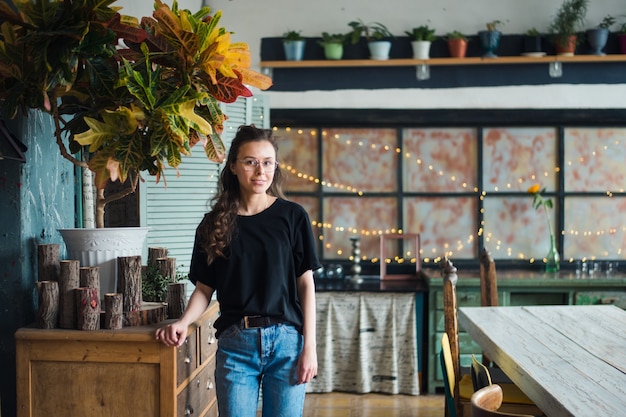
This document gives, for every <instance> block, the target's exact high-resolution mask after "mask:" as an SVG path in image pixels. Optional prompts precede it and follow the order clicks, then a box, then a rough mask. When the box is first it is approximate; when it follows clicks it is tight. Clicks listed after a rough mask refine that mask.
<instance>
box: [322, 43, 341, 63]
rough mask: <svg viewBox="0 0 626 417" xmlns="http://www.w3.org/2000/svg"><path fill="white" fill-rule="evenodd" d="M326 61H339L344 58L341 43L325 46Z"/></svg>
mask: <svg viewBox="0 0 626 417" xmlns="http://www.w3.org/2000/svg"><path fill="white" fill-rule="evenodd" d="M324 56H325V57H326V59H333V60H338V59H341V58H342V57H343V45H342V44H340V43H327V44H325V45H324Z"/></svg>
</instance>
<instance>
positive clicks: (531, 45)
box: [524, 35, 543, 54]
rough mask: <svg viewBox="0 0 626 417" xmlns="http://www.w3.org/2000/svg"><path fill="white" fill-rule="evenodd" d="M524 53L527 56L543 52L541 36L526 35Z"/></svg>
mask: <svg viewBox="0 0 626 417" xmlns="http://www.w3.org/2000/svg"><path fill="white" fill-rule="evenodd" d="M524 52H525V53H527V54H532V53H538V52H543V46H542V42H541V36H539V35H537V36H530V35H524Z"/></svg>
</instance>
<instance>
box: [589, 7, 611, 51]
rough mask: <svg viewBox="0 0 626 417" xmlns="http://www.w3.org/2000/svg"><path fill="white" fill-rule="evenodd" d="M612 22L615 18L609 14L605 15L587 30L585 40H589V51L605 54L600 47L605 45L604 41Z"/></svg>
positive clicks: (607, 36) (602, 47)
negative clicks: (593, 26)
mask: <svg viewBox="0 0 626 417" xmlns="http://www.w3.org/2000/svg"><path fill="white" fill-rule="evenodd" d="M614 23H615V18H614V17H613V16H611V15H607V16H605V17H604V19H602V21H601V22H600V23H599V24H598V26H596V27H595V28H593V29H588V30H587V42H589V46H591V53H592V54H593V55H605V53H604V52H602V49H604V47H605V46H606V41H607V40H608V39H609V29H610V28H611V26H613V24H614Z"/></svg>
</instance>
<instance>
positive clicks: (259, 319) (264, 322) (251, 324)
mask: <svg viewBox="0 0 626 417" xmlns="http://www.w3.org/2000/svg"><path fill="white" fill-rule="evenodd" d="M284 322H285V320H282V319H279V318H276V317H269V316H243V318H242V319H241V322H240V323H239V327H240V328H242V329H258V328H261V327H268V326H271V325H273V324H280V323H284Z"/></svg>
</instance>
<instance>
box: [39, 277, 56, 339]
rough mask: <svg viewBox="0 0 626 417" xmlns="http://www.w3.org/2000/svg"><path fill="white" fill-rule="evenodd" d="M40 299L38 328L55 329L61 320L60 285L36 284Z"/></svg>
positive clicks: (54, 282) (53, 283) (40, 282)
mask: <svg viewBox="0 0 626 417" xmlns="http://www.w3.org/2000/svg"><path fill="white" fill-rule="evenodd" d="M35 285H36V288H37V293H38V298H39V308H38V310H37V327H39V328H40V329H54V328H55V327H57V321H58V319H59V283H58V282H57V281H39V282H37V283H35Z"/></svg>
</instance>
